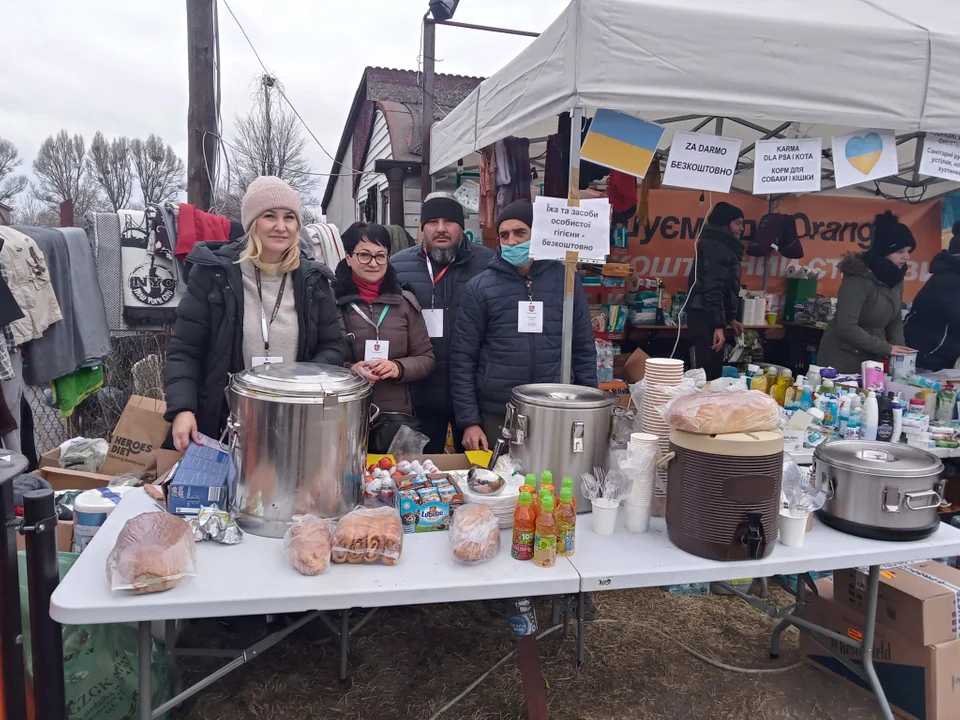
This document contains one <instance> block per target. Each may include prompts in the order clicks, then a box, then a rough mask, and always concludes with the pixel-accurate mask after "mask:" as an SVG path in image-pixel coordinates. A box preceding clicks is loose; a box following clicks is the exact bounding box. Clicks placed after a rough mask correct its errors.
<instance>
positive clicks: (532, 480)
mask: <svg viewBox="0 0 960 720" xmlns="http://www.w3.org/2000/svg"><path fill="white" fill-rule="evenodd" d="M525 488H529V489H530V499H531V501H532V502H531V503H530V505H531V507H532V508H533V516H534V517H536V516H537V515H539V514H540V493H539V492H538V491H537V476H536V475H534V474H533V473H527V476H526V478H524V480H523V486H522V487H521V488H520V492H523V491H524V489H525Z"/></svg>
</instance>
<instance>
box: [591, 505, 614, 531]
mask: <svg viewBox="0 0 960 720" xmlns="http://www.w3.org/2000/svg"><path fill="white" fill-rule="evenodd" d="M591 505H593V513H591V517H592V518H593V520H592V522H593V531H594V532H595V533H596V534H597V535H613V531H614V529H615V528H616V527H617V510H619V509H620V503H619V502H617V501H616V500H606V499H604V498H598V499H597V500H592V501H591Z"/></svg>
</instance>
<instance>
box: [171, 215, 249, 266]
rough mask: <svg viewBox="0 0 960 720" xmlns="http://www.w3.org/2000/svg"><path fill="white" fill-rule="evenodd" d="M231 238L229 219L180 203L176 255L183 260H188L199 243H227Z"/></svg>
mask: <svg viewBox="0 0 960 720" xmlns="http://www.w3.org/2000/svg"><path fill="white" fill-rule="evenodd" d="M241 235H242V228H241ZM230 236H231V227H230V221H229V220H228V219H227V218H225V217H221V216H220V215H214V214H213V213H208V212H204V211H203V210H197V208H195V207H194V206H193V205H188V204H187V203H180V215H179V216H178V218H177V241H176V250H175V253H176V256H177V257H178V258H180V259H181V260H185V259H186V257H187V255H189V254H190V251H191V250H193V248H194V246H195V245H196V244H197V243H198V242H227V241H229V240H230V239H231V237H230Z"/></svg>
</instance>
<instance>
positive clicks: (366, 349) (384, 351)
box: [363, 340, 390, 361]
mask: <svg viewBox="0 0 960 720" xmlns="http://www.w3.org/2000/svg"><path fill="white" fill-rule="evenodd" d="M363 359H364V360H367V361H369V360H389V359H390V341H389V340H367V341H366V342H365V343H364V346H363Z"/></svg>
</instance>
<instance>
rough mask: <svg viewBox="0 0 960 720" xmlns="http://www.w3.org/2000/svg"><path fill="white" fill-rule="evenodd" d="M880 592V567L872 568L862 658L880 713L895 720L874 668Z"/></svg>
mask: <svg viewBox="0 0 960 720" xmlns="http://www.w3.org/2000/svg"><path fill="white" fill-rule="evenodd" d="M879 592H880V566H879V565H871V566H870V577H869V579H868V580H867V597H866V601H867V607H866V618H865V619H864V624H863V641H862V642H861V643H860V652H861V657H862V658H863V669H864V671H865V672H866V674H867V682H869V683H870V687H871V688H873V692H874V694H875V695H876V696H877V703H878V704H879V705H880V711H881V712H882V713H883V717H884V718H885V719H886V720H893V711H892V710H891V709H890V703H889V702H887V696H886V695H885V694H884V692H883V686H882V685H881V684H880V679H879V678H878V677H877V671H876V669H875V668H874V667H873V634H874V630H875V629H876V625H877V595H878V593H879Z"/></svg>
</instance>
